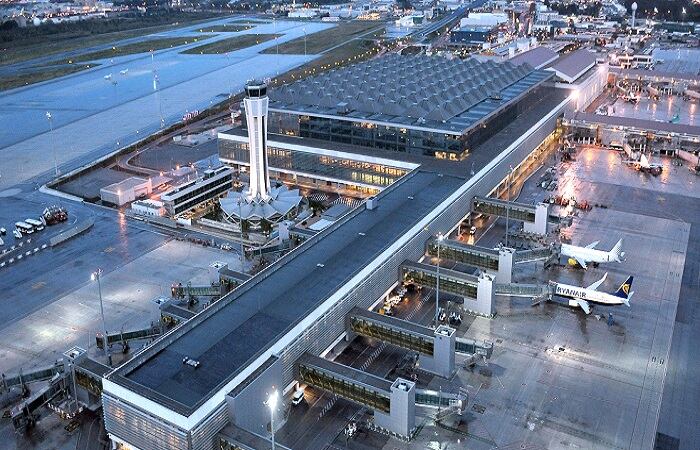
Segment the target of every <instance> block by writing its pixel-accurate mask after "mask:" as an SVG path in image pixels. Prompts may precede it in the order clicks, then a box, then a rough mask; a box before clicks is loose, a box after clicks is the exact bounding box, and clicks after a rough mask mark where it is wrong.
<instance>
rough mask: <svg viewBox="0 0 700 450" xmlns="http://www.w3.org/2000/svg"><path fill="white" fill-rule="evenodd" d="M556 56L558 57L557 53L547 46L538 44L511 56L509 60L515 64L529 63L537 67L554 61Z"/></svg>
mask: <svg viewBox="0 0 700 450" xmlns="http://www.w3.org/2000/svg"><path fill="white" fill-rule="evenodd" d="M557 58H559V53H557V52H556V51H554V50H552V49H551V48H549V47H544V46H539V47H535V48H533V49H531V50H528V51H526V52H523V53H520V54H519V55H516V56H514V57H512V58H511V59H510V60H509V61H510V63H511V64H515V65H516V66H517V65H520V64H529V65H530V66H532V67H534V68H535V69H539V68H541V67H544V66H546V65H547V64H549V63H551V62H553V61H555V60H556V59H557Z"/></svg>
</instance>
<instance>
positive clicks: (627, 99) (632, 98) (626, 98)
mask: <svg viewBox="0 0 700 450" xmlns="http://www.w3.org/2000/svg"><path fill="white" fill-rule="evenodd" d="M621 98H622V101H625V102H628V103H632V104H636V103H637V102H639V100H641V98H642V96H641V95H635V94H632V93H629V94H625V95H623V96H622V97H621Z"/></svg>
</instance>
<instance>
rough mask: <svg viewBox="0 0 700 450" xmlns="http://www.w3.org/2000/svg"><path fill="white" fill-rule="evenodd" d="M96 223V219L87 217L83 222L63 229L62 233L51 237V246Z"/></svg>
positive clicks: (74, 235)
mask: <svg viewBox="0 0 700 450" xmlns="http://www.w3.org/2000/svg"><path fill="white" fill-rule="evenodd" d="M94 224H95V220H94V219H87V220H85V221H83V222H80V223H78V224H76V225H75V226H73V227H71V228H69V229H68V230H66V231H63V232H62V233H59V234H57V235H56V236H54V237H52V238H51V239H49V245H51V247H55V246H57V245H58V244H61V243H62V242H65V241H67V240H69V239H72V238H74V237H76V236H77V235H79V234H81V233H83V232H85V231H87V230H89V229H90V228H91V227H92V226H93V225H94Z"/></svg>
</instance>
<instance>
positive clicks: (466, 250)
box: [426, 238, 513, 283]
mask: <svg viewBox="0 0 700 450" xmlns="http://www.w3.org/2000/svg"><path fill="white" fill-rule="evenodd" d="M437 247H438V240H437V239H436V238H432V239H430V240H429V241H428V242H427V244H426V251H427V253H428V255H430V256H437V253H438V252H437ZM440 258H445V259H449V260H452V261H456V262H459V263H463V264H467V265H469V266H473V267H477V268H479V269H481V270H485V271H487V272H489V273H491V274H493V275H494V276H495V277H496V281H498V282H499V283H510V282H511V280H512V276H513V250H512V249H510V248H505V247H503V248H501V249H498V250H494V249H490V248H486V247H478V246H476V245H469V244H465V243H462V242H459V241H455V240H452V239H445V240H443V241H441V242H440Z"/></svg>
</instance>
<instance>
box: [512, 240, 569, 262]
mask: <svg viewBox="0 0 700 450" xmlns="http://www.w3.org/2000/svg"><path fill="white" fill-rule="evenodd" d="M560 251H561V246H559V245H554V244H552V245H550V246H548V247H537V248H532V249H529V250H519V251H517V252H515V254H514V255H513V263H514V264H525V263H531V262H537V261H552V260H557V259H559V252H560Z"/></svg>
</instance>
